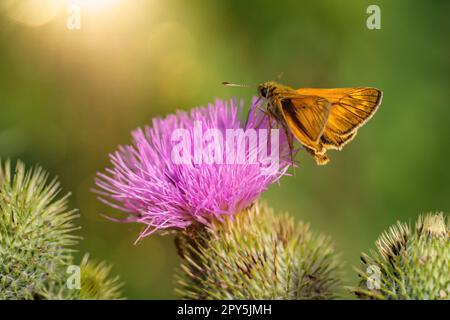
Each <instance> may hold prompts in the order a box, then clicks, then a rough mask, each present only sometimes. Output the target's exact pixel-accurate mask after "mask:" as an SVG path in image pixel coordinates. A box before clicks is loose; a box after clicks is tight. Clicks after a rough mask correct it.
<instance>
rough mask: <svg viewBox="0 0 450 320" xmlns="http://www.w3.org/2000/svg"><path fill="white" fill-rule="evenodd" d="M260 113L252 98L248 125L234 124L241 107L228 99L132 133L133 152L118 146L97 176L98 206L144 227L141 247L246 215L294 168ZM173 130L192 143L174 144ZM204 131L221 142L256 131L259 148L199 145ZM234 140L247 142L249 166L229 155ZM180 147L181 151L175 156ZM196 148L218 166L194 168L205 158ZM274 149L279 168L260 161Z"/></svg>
mask: <svg viewBox="0 0 450 320" xmlns="http://www.w3.org/2000/svg"><path fill="white" fill-rule="evenodd" d="M259 107H260V102H258V100H257V99H256V98H253V100H252V105H251V108H250V111H249V115H248V118H247V120H246V121H245V122H244V121H241V120H240V119H239V115H240V114H241V113H242V110H243V104H242V103H240V105H239V106H238V104H237V102H236V100H233V99H232V100H231V101H230V102H229V103H228V102H227V101H222V100H216V101H215V103H214V104H210V105H208V107H207V108H203V107H200V108H195V109H193V110H192V111H191V112H189V113H187V112H184V111H178V112H177V113H176V114H175V115H169V116H167V117H166V118H164V119H160V118H155V119H153V122H152V126H151V127H149V126H147V127H145V128H143V129H142V128H139V129H137V130H135V131H134V132H133V133H132V136H133V144H132V145H129V146H121V147H119V149H118V150H117V151H116V152H114V153H113V154H111V155H110V160H111V164H112V168H111V169H106V174H104V173H98V174H97V176H98V177H97V179H96V184H97V186H98V187H99V188H100V189H101V191H97V192H98V193H99V194H101V195H102V196H103V197H101V198H100V200H101V201H103V202H105V203H107V204H108V205H110V206H112V207H114V208H116V209H119V210H122V211H125V212H127V213H129V215H128V217H127V218H126V219H124V220H119V221H126V222H140V223H144V224H145V225H146V228H145V229H144V230H143V231H142V233H141V235H140V236H139V238H138V240H139V239H141V238H142V237H145V236H148V235H149V234H151V233H152V232H154V231H156V230H160V229H168V228H186V227H187V226H189V225H190V224H192V223H194V222H198V223H201V224H206V225H207V224H208V223H209V222H210V221H211V219H213V218H217V219H220V218H221V216H222V215H233V214H235V213H237V212H239V211H241V210H242V209H245V208H247V207H248V206H250V205H251V204H252V203H253V201H255V200H256V199H257V198H258V197H259V195H260V194H261V193H262V192H263V191H265V190H266V189H267V188H268V186H269V185H270V184H272V183H274V182H276V181H277V180H278V179H279V178H280V177H281V176H282V175H283V174H285V173H286V171H287V169H288V167H289V165H290V164H291V162H290V159H291V154H290V151H291V150H290V148H289V144H288V142H287V137H286V135H285V133H284V131H283V130H279V131H277V133H278V136H276V137H275V138H274V136H272V135H271V134H270V133H269V132H271V131H269V130H268V129H271V128H272V126H273V125H274V124H273V123H272V124H269V121H268V117H266V116H265V115H264V114H263V113H261V112H257V109H258V108H259ZM177 129H178V133H188V134H189V138H190V139H189V140H184V142H183V143H181V142H180V141H175V139H174V132H177ZM180 129H181V131H180ZM208 129H214V130H215V131H213V132H215V133H216V135H219V138H220V135H222V136H223V137H228V136H227V134H229V133H230V132H232V133H235V132H238V133H239V132H241V133H242V132H245V133H247V132H250V131H251V129H263V130H259V131H258V130H254V131H255V132H256V131H257V132H258V135H257V138H258V142H259V144H258V145H257V146H255V145H254V144H253V145H252V144H251V142H250V140H249V139H245V138H244V140H239V138H238V137H237V136H235V137H233V138H231V140H226V139H223V140H214V139H213V140H211V141H213V142H214V143H213V142H211V141H208V139H206V138H205V137H203V139H200V140H198V141H200V142H198V143H197V145H196V142H195V135H196V130H197V133H198V130H201V132H202V133H205V132H207V131H208ZM229 129H234V130H229ZM239 129H243V130H240V131H239ZM264 129H265V131H264ZM241 137H242V136H241ZM212 138H214V135H213V136H212ZM227 139H228V138H227ZM225 140H226V141H225ZM275 140H276V141H275ZM239 141H241V142H242V141H244V144H243V145H241V146H245V147H246V149H245V159H246V161H238V160H239V159H238V154H239V151H238V149H236V148H235V149H234V151H235V152H234V154H233V151H231V152H230V150H233V148H230V149H227V147H228V146H234V145H236V146H238V145H239ZM217 142H218V143H217ZM230 143H231V144H230ZM272 143H275V144H272ZM177 145H178V148H180V147H182V148H181V151H180V152H179V153H178V155H176V154H175V156H174V150H175V149H174V148H175V147H176V146H177ZM264 147H266V148H264ZM199 148H200V149H202V150H203V152H205V151H204V150H206V151H208V150H211V148H212V149H214V151H212V152H210V153H209V155H210V160H211V159H213V160H214V159H216V161H212V162H211V161H209V162H208V161H207V160H208V158H207V157H206V158H205V159H204V161H203V162H201V161H200V162H199V160H202V157H201V156H202V153H201V152H196V151H198V150H197V149H199ZM208 148H209V149H208ZM274 148H278V150H275V151H277V152H275V154H277V156H278V157H277V159H271V160H276V161H266V162H264V161H263V160H264V157H263V155H261V154H263V153H264V152H263V151H265V153H266V154H272V150H274ZM261 149H263V151H261ZM294 152H295V151H294ZM199 154H200V157H199ZM205 154H208V152H206V153H205ZM252 156H258V157H259V158H258V161H256V162H255V161H253V162H252V161H250V160H249V159H250V158H252ZM214 157H216V158H214ZM218 159H219V160H220V161H217V160H218ZM240 159H241V158H240ZM253 159H254V158H253ZM267 159H268V158H265V160H267ZM181 160H183V161H182V162H181V163H180V161H181ZM230 160H231V161H230ZM241 160H242V159H241ZM138 240H137V241H138Z"/></svg>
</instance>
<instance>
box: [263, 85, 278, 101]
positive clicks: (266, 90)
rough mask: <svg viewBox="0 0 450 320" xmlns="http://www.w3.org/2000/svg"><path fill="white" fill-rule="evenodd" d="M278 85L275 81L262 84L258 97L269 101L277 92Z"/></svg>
mask: <svg viewBox="0 0 450 320" xmlns="http://www.w3.org/2000/svg"><path fill="white" fill-rule="evenodd" d="M276 86H277V84H276V83H275V82H273V81H268V82H264V83H261V84H260V85H259V86H258V95H259V96H260V97H261V98H263V99H268V98H269V97H270V96H271V95H272V94H273V91H274V90H275V88H276Z"/></svg>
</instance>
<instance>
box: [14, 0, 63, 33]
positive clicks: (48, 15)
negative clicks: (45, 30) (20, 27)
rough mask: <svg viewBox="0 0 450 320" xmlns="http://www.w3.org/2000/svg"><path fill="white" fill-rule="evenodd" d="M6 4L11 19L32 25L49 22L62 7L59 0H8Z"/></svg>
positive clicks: (36, 25)
mask: <svg viewBox="0 0 450 320" xmlns="http://www.w3.org/2000/svg"><path fill="white" fill-rule="evenodd" d="M7 4H8V5H7V6H6V10H7V14H8V16H9V17H10V18H11V19H12V20H14V21H17V22H20V23H24V24H26V25H29V26H33V27H38V26H42V25H44V24H46V23H48V22H50V21H51V20H52V19H53V18H55V17H56V15H57V14H58V12H59V11H60V9H61V8H62V3H61V0H15V1H14V0H8V1H7Z"/></svg>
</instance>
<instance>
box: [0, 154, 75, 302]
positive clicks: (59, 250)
mask: <svg viewBox="0 0 450 320" xmlns="http://www.w3.org/2000/svg"><path fill="white" fill-rule="evenodd" d="M59 192H60V188H59V182H58V181H57V180H56V179H54V180H52V181H51V182H48V175H47V173H45V171H43V170H42V169H41V168H36V169H35V170H29V171H26V170H25V166H24V164H23V163H22V162H18V163H17V166H16V169H15V172H13V173H11V165H10V162H9V161H7V162H6V164H5V165H3V164H1V163H0V300H1V299H43V298H47V297H48V296H49V295H51V294H52V292H51V291H52V288H53V287H55V286H57V285H60V284H61V283H63V282H64V279H63V276H62V275H64V276H65V273H64V272H62V271H61V266H65V265H67V264H68V263H69V262H70V261H71V252H72V251H73V250H72V249H71V248H70V247H71V246H73V245H74V244H76V243H77V240H78V237H77V236H75V235H73V234H72V231H73V230H75V229H78V228H77V227H76V226H75V225H74V223H73V220H74V218H75V217H77V214H76V211H75V210H69V209H68V206H67V201H68V195H66V196H64V197H61V198H59V199H56V197H57V196H58V193H59Z"/></svg>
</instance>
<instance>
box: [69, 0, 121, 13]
mask: <svg viewBox="0 0 450 320" xmlns="http://www.w3.org/2000/svg"><path fill="white" fill-rule="evenodd" d="M65 1H66V4H67V5H79V6H80V8H81V9H82V10H83V9H84V10H88V11H100V10H107V9H109V8H112V7H114V6H115V5H116V4H118V3H119V2H120V1H121V0H65Z"/></svg>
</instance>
